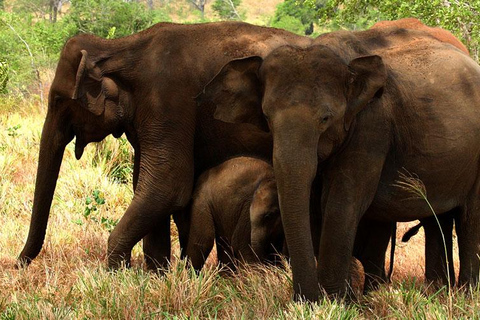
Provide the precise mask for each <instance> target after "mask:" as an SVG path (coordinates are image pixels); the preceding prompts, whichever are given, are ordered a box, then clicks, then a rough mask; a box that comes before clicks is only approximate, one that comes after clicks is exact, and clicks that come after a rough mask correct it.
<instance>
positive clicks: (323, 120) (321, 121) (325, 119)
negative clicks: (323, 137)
mask: <svg viewBox="0 0 480 320" xmlns="http://www.w3.org/2000/svg"><path fill="white" fill-rule="evenodd" d="M328 120H330V115H326V116H324V117H322V119H321V120H320V123H322V124H325V123H327V122H328Z"/></svg>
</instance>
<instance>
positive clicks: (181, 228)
mask: <svg viewBox="0 0 480 320" xmlns="http://www.w3.org/2000/svg"><path fill="white" fill-rule="evenodd" d="M190 213H191V204H190V205H189V206H187V207H186V208H184V209H183V210H180V211H177V212H175V213H174V214H173V221H174V222H175V224H176V226H177V230H178V242H179V243H180V258H181V259H185V258H186V256H187V254H186V251H187V244H188V236H189V233H190V219H191V216H190Z"/></svg>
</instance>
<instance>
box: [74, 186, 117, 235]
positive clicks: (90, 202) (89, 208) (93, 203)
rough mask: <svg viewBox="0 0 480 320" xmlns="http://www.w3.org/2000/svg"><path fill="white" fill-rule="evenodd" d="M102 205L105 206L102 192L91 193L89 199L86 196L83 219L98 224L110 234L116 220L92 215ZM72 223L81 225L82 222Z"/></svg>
mask: <svg viewBox="0 0 480 320" xmlns="http://www.w3.org/2000/svg"><path fill="white" fill-rule="evenodd" d="M104 204H105V195H104V194H103V192H101V191H100V190H94V191H93V192H92V195H91V197H90V196H87V197H86V198H85V210H84V212H83V217H84V218H85V220H87V221H88V220H90V221H93V222H95V223H98V224H100V225H101V226H102V227H104V228H105V229H106V230H107V231H108V232H111V231H112V230H113V228H115V226H116V225H117V223H118V219H111V218H107V217H104V216H100V217H98V216H97V215H95V214H94V213H95V212H97V211H98V210H99V207H100V206H101V205H104ZM74 223H75V224H78V225H83V221H82V220H75V221H74Z"/></svg>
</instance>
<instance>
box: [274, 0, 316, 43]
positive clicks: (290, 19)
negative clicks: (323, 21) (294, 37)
mask: <svg viewBox="0 0 480 320" xmlns="http://www.w3.org/2000/svg"><path fill="white" fill-rule="evenodd" d="M324 2H325V1H321V0H315V1H313V0H312V1H309V2H307V1H305V0H285V1H284V2H282V3H280V4H279V5H278V6H277V9H276V11H275V16H274V17H273V19H272V23H271V25H272V26H273V27H277V28H282V29H286V30H289V31H292V32H295V33H298V34H306V35H309V34H312V32H313V25H314V23H315V22H316V21H317V20H318V18H317V15H316V12H317V11H318V10H319V9H320V8H322V7H323V6H324Z"/></svg>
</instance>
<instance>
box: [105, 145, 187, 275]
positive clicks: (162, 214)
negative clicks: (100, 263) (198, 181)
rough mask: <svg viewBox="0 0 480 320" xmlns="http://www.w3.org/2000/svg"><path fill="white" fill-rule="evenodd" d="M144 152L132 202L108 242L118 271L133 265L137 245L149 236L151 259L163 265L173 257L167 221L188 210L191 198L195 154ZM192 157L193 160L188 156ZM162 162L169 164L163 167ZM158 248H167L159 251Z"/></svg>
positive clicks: (148, 252) (110, 254)
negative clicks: (132, 260)
mask: <svg viewBox="0 0 480 320" xmlns="http://www.w3.org/2000/svg"><path fill="white" fill-rule="evenodd" d="M157 146H161V143H160V142H159V143H158V145H156V147H157ZM142 150H143V151H142V154H141V156H140V160H139V163H140V164H139V169H138V171H139V174H138V180H136V183H135V194H134V196H133V199H132V202H131V203H130V206H129V207H128V209H127V211H126V212H125V214H124V215H123V217H122V218H121V219H120V222H119V223H118V225H117V226H116V227H115V229H114V230H113V231H112V233H111V234H110V237H109V239H108V252H107V254H108V265H109V267H110V268H118V267H120V266H121V265H122V263H125V265H126V266H129V264H130V257H131V251H132V248H133V246H134V245H135V244H136V243H138V242H139V241H140V240H141V239H142V238H143V237H145V236H147V244H146V246H145V249H146V250H147V252H146V253H147V256H149V257H152V258H153V259H154V260H156V261H157V262H159V263H160V264H161V265H163V264H164V263H165V262H164V261H165V259H169V258H170V241H167V240H166V238H167V236H168V235H167V234H169V230H170V229H169V226H170V224H169V222H168V223H167V221H169V219H170V215H171V214H172V213H173V212H175V211H178V210H181V209H182V208H184V207H185V206H186V205H187V204H188V201H189V199H190V197H191V192H192V188H193V152H192V153H191V154H189V153H188V152H186V153H184V154H182V153H178V152H177V153H175V154H172V153H168V152H167V153H166V152H165V150H168V148H160V149H159V150H157V149H155V148H153V147H151V148H150V149H148V152H147V151H145V148H143V149H142ZM192 151H193V150H192ZM189 155H190V156H191V157H192V158H191V159H188V157H186V156H189ZM178 158H181V159H178ZM158 159H169V161H168V163H161V164H159V163H157V162H156V161H158ZM176 165H179V166H180V165H181V167H178V168H177V167H175V166H176ZM159 177H161V179H159ZM167 225H168V227H167ZM151 232H152V233H153V234H150V233H151ZM164 232H165V234H162V233H164ZM149 242H150V243H151V244H149ZM167 244H168V245H167ZM157 245H159V246H163V245H165V247H164V248H156V246H157ZM149 250H150V251H149ZM147 265H148V266H149V267H154V268H155V267H156V264H155V263H153V264H151V263H150V262H148V264H147Z"/></svg>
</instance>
